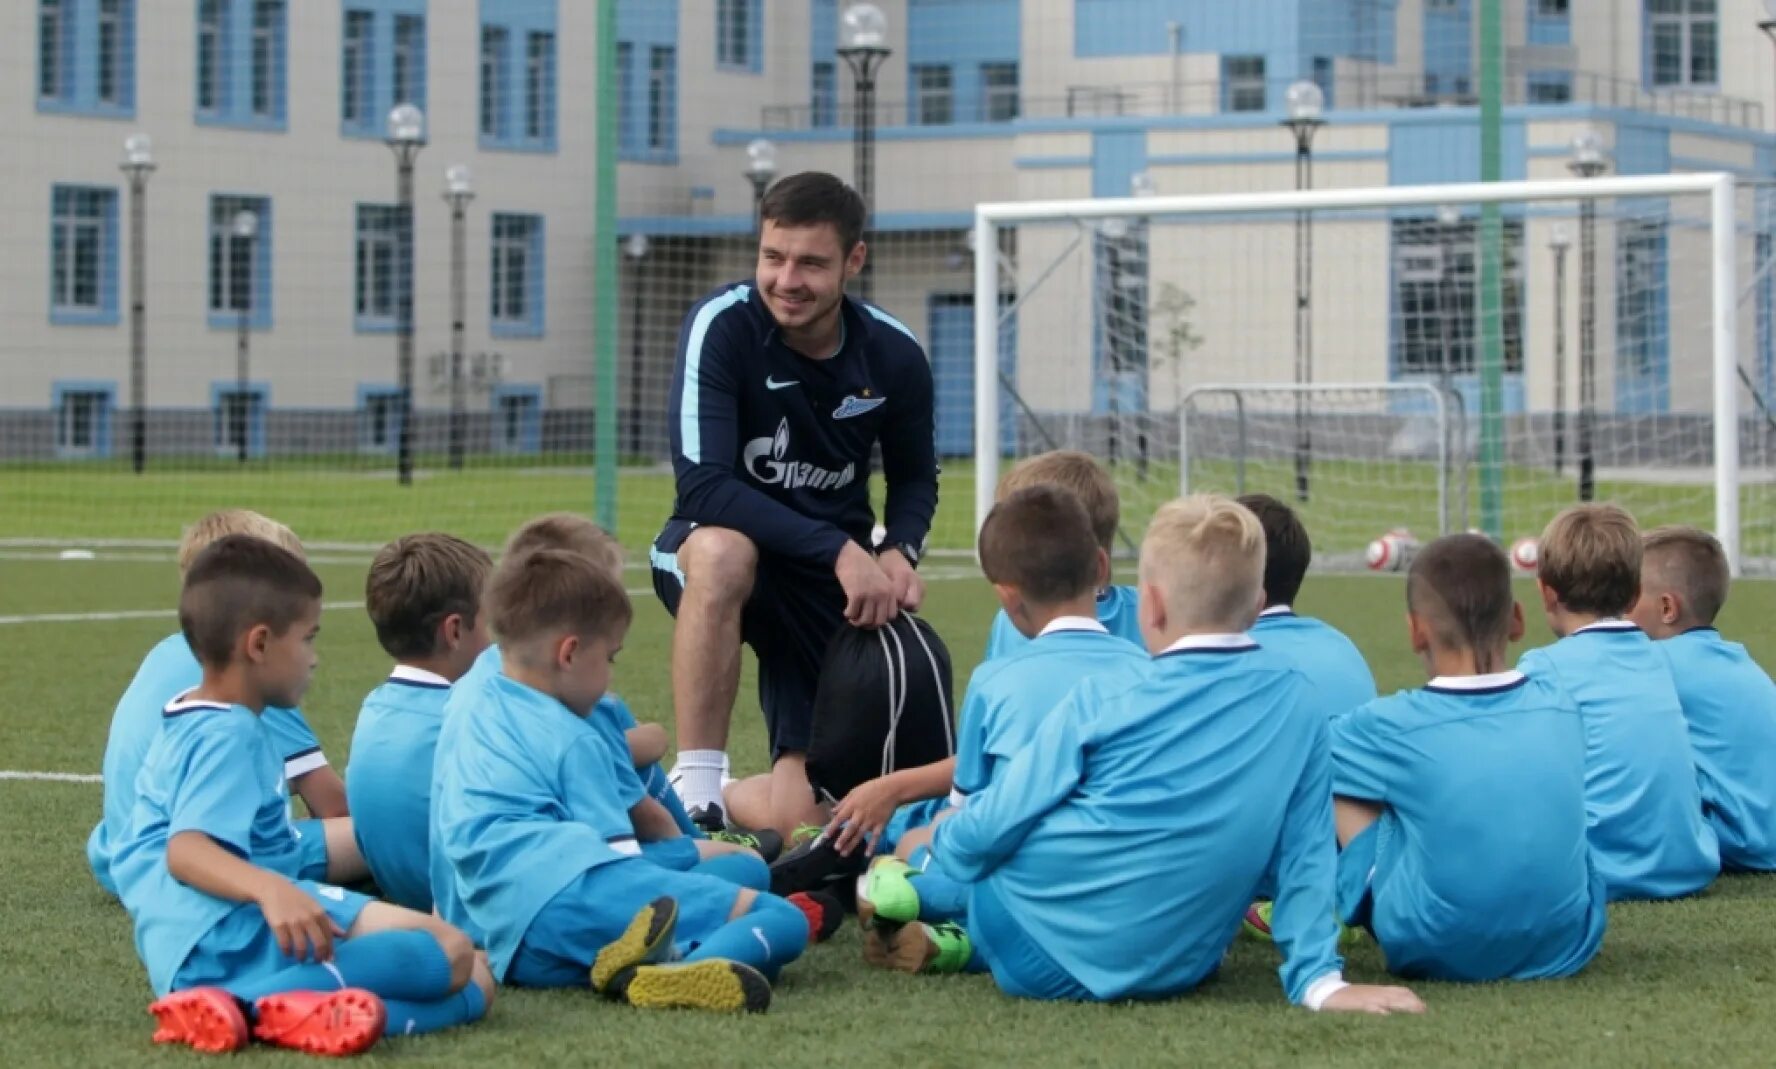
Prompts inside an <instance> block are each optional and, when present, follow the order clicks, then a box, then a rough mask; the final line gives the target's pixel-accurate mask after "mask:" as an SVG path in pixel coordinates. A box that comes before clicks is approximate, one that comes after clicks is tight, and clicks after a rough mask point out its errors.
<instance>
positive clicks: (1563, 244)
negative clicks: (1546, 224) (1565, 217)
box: [1548, 223, 1573, 251]
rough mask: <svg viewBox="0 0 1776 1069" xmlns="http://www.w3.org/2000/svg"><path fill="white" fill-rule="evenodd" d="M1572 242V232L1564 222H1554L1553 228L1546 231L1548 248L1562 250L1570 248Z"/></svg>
mask: <svg viewBox="0 0 1776 1069" xmlns="http://www.w3.org/2000/svg"><path fill="white" fill-rule="evenodd" d="M1572 243H1573V239H1572V232H1571V231H1570V230H1568V229H1567V228H1566V224H1565V223H1555V224H1554V229H1553V230H1551V231H1549V232H1548V247H1549V248H1550V249H1555V250H1557V251H1564V250H1566V249H1568V248H1571V247H1572Z"/></svg>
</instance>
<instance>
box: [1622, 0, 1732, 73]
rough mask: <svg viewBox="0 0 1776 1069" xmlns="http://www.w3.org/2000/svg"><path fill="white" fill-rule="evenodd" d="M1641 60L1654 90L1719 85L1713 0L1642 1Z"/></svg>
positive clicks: (1717, 10) (1717, 20)
mask: <svg viewBox="0 0 1776 1069" xmlns="http://www.w3.org/2000/svg"><path fill="white" fill-rule="evenodd" d="M1645 3H1646V8H1645V20H1646V22H1645V32H1644V33H1643V34H1642V35H1641V37H1642V40H1643V41H1644V42H1645V46H1644V47H1645V54H1644V55H1643V57H1642V63H1643V64H1644V66H1645V70H1646V84H1647V85H1649V86H1651V87H1652V88H1654V89H1684V88H1689V89H1713V88H1716V87H1717V86H1718V85H1719V84H1720V8H1719V5H1718V2H1717V0H1645Z"/></svg>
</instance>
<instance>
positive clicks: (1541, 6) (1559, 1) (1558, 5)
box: [1531, 0, 1569, 19]
mask: <svg viewBox="0 0 1776 1069" xmlns="http://www.w3.org/2000/svg"><path fill="white" fill-rule="evenodd" d="M1531 2H1532V3H1534V4H1535V13H1536V17H1537V18H1543V19H1563V18H1566V17H1567V12H1568V10H1569V6H1568V3H1567V0H1531Z"/></svg>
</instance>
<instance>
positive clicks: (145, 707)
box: [86, 509, 366, 894]
mask: <svg viewBox="0 0 1776 1069" xmlns="http://www.w3.org/2000/svg"><path fill="white" fill-rule="evenodd" d="M236 534H245V535H252V536H254V537H256V538H261V539H264V540H265V541H267V542H270V543H272V544H274V545H277V546H281V547H283V548H284V549H286V550H288V551H289V552H291V553H293V554H295V555H296V556H297V557H298V558H301V557H302V556H303V552H302V543H301V542H300V541H298V540H297V538H296V535H295V534H293V533H292V532H291V531H290V529H289V528H288V527H285V526H284V525H283V524H281V523H278V522H277V521H276V520H272V519H268V518H267V517H265V516H261V515H260V514H259V513H257V512H252V511H249V510H247V509H221V510H219V511H217V512H212V513H210V514H209V515H207V516H204V517H203V518H202V519H200V520H198V521H197V522H196V523H194V524H192V525H191V526H190V527H189V528H187V529H186V530H185V532H184V535H183V536H182V537H181V539H180V542H179V552H178V562H179V574H180V576H181V577H183V576H184V575H185V574H186V573H187V572H188V571H189V570H190V568H191V564H192V562H193V561H195V560H196V559H197V557H198V555H199V554H200V553H202V552H203V550H204V549H206V548H208V547H209V545H210V544H211V543H213V542H215V541H216V540H217V539H220V538H223V537H226V536H228V535H236ZM202 680H203V666H202V665H201V664H199V663H198V659H197V657H196V656H195V655H193V653H192V652H191V645H190V643H188V642H187V641H186V640H185V636H184V635H182V634H179V633H178V632H174V633H173V634H172V635H169V636H168V637H167V638H165V639H163V640H162V641H161V642H160V643H159V644H158V645H156V646H155V647H154V648H153V649H152V650H150V651H149V652H148V655H147V656H146V657H144V658H143V659H142V663H141V665H140V666H139V667H138V668H137V669H136V674H135V677H134V678H133V679H131V680H130V684H129V687H128V688H127V689H126V690H125V691H124V692H123V696H122V697H121V698H119V699H118V701H117V708H116V710H115V711H114V712H113V713H112V714H111V728H110V733H109V735H108V737H107V738H106V740H105V758H104V765H103V770H104V780H105V802H104V813H103V816H102V817H101V819H100V821H99V823H98V825H97V826H95V827H94V828H93V830H92V834H91V835H90V836H89V837H88V838H87V843H86V856H87V861H88V863H89V864H90V865H91V867H92V871H93V876H94V877H95V878H96V879H97V880H98V881H99V886H100V887H103V888H104V889H105V890H106V891H108V892H110V893H112V894H116V893H117V886H116V882H115V880H114V879H113V878H112V876H111V859H112V855H113V854H114V853H115V851H116V847H117V844H118V843H119V842H121V841H122V840H123V837H124V836H125V835H127V834H128V833H129V820H130V813H131V811H132V810H133V809H134V807H135V803H136V775H137V773H138V772H140V771H141V768H142V759H143V757H144V756H145V755H146V754H147V753H148V746H149V744H150V743H152V742H153V741H154V736H155V735H156V733H158V731H159V730H160V723H161V710H162V709H163V708H165V706H166V703H167V702H168V701H169V700H170V699H171V698H172V697H173V695H175V694H179V693H181V692H183V691H187V690H190V689H191V688H192V687H195V686H197V685H198V683H200V682H202ZM260 723H261V724H262V725H263V726H264V728H265V730H266V731H267V732H268V733H270V735H271V738H272V745H273V746H274V747H275V748H276V749H277V751H278V753H279V755H280V756H281V757H282V758H283V762H284V777H285V778H286V779H287V780H289V782H290V790H291V792H292V793H293V794H295V795H297V796H298V797H300V798H301V799H302V802H303V805H304V806H305V807H306V808H307V809H308V813H309V816H310V817H311V818H312V819H309V820H303V821H298V822H297V823H296V825H295V831H296V836H297V839H298V841H299V842H301V844H302V848H303V859H304V860H303V869H302V872H303V875H305V876H308V877H310V878H313V879H317V880H319V879H325V880H330V881H332V882H334V883H354V882H356V881H358V880H361V879H363V878H364V875H365V873H366V870H365V868H364V861H363V859H362V858H361V857H359V856H358V848H357V844H356V843H355V842H354V841H353V838H352V825H351V820H350V818H349V817H348V815H347V805H346V797H345V784H344V783H343V782H341V781H340V778H339V774H338V773H336V772H334V771H333V769H332V768H331V767H330V766H329V765H328V764H327V755H326V754H324V753H322V752H321V744H320V742H319V741H318V740H317V739H316V738H315V733H314V731H313V729H311V728H310V727H309V726H308V721H307V720H306V719H304V718H303V715H302V710H300V709H294V708H291V709H284V708H279V707H277V706H271V707H268V708H267V709H266V710H265V713H264V715H263V716H261V717H260Z"/></svg>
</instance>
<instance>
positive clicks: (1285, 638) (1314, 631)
mask: <svg viewBox="0 0 1776 1069" xmlns="http://www.w3.org/2000/svg"><path fill="white" fill-rule="evenodd" d="M1251 635H1252V637H1253V638H1254V639H1257V640H1258V642H1259V643H1260V644H1261V645H1264V646H1267V647H1269V648H1271V649H1274V650H1276V651H1278V652H1279V653H1281V654H1283V655H1284V656H1285V657H1287V658H1288V659H1289V660H1290V662H1292V663H1293V664H1294V665H1295V667H1296V668H1298V669H1300V670H1301V674H1302V675H1304V676H1306V677H1307V681H1308V688H1309V694H1310V697H1309V701H1310V702H1312V703H1314V704H1315V705H1317V706H1318V707H1319V708H1320V711H1321V712H1323V713H1325V714H1326V715H1327V716H1337V715H1339V714H1340V713H1348V712H1350V711H1351V710H1352V709H1355V708H1356V707H1357V706H1359V705H1362V704H1363V703H1364V702H1369V701H1374V700H1375V696H1376V695H1375V676H1374V674H1373V673H1371V672H1370V671H1369V662H1368V661H1365V660H1364V659H1363V654H1362V652H1361V651H1359V650H1358V649H1357V647H1356V644H1355V643H1354V642H1352V641H1351V640H1350V639H1348V638H1346V637H1345V635H1344V632H1342V631H1340V630H1338V629H1337V628H1336V627H1333V626H1332V625H1331V624H1328V623H1326V622H1325V621H1324V620H1318V619H1315V618H1314V617H1311V616H1301V615H1298V614H1297V613H1296V612H1295V610H1293V609H1291V608H1290V607H1288V606H1287V605H1279V606H1277V607H1275V608H1272V609H1266V610H1264V611H1263V612H1261V613H1259V614H1258V622H1257V623H1255V624H1253V625H1252V630H1251Z"/></svg>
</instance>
